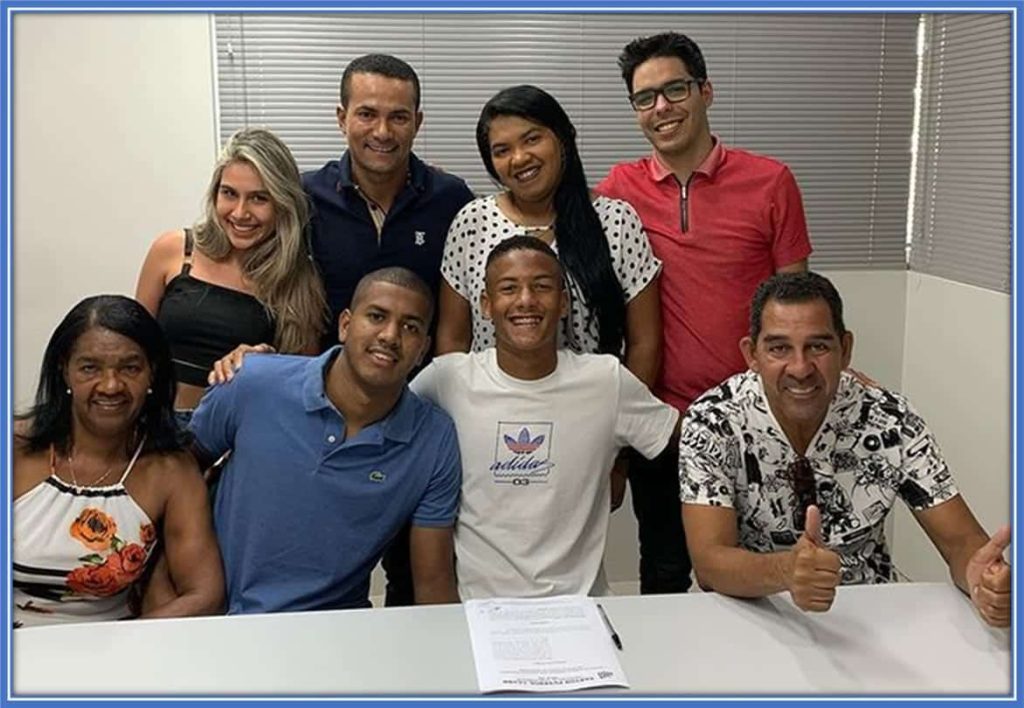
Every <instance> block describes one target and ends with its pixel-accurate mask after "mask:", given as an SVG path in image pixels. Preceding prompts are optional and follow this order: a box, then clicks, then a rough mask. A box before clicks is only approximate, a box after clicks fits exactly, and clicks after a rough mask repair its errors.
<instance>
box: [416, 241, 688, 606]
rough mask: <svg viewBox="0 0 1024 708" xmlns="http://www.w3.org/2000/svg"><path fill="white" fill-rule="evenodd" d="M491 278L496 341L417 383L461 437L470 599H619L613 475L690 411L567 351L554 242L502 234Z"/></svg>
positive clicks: (659, 442) (442, 363) (460, 561)
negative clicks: (619, 461)
mask: <svg viewBox="0 0 1024 708" xmlns="http://www.w3.org/2000/svg"><path fill="white" fill-rule="evenodd" d="M485 279H486V288H485V291H484V293H483V294H482V295H481V305H482V311H483V314H484V316H485V317H487V318H488V319H490V320H491V321H492V322H493V323H494V329H495V342H496V347H495V348H494V349H487V350H484V351H482V352H476V353H470V354H464V353H458V354H448V355H445V356H441V357H438V358H436V359H434V361H433V362H432V363H431V365H430V366H428V367H427V368H426V369H424V370H423V371H422V372H421V373H420V374H419V375H418V376H417V377H416V378H415V380H414V381H413V382H412V383H411V384H410V388H411V389H412V390H413V391H414V392H416V393H417V394H419V395H421V396H423V397H425V398H427V399H429V400H431V401H433V402H435V403H437V404H438V405H440V406H441V407H442V408H444V409H445V410H446V411H447V412H448V414H449V415H451V417H452V418H453V419H454V420H455V426H456V429H457V431H458V437H459V447H460V449H461V453H462V465H463V482H462V499H461V503H460V508H459V516H458V521H457V523H456V528H455V555H456V574H457V576H458V584H459V595H460V596H461V597H462V599H463V600H466V599H472V598H481V597H495V596H502V597H537V596H545V595H560V594H592V595H601V594H606V593H607V592H608V584H607V581H606V580H605V577H604V570H603V567H602V557H603V555H604V548H605V540H606V537H607V533H608V516H609V513H610V512H609V475H608V470H609V469H611V466H612V462H613V460H614V459H615V455H616V454H617V453H618V451H619V450H620V449H621V448H623V447H633V448H634V449H636V450H638V451H639V452H640V453H641V454H643V455H644V456H646V457H648V458H652V457H655V456H656V455H658V454H659V453H660V452H661V451H662V450H663V449H664V448H665V446H666V445H667V444H668V441H669V438H670V437H671V436H672V433H673V431H674V430H675V429H676V425H677V422H678V421H677V419H678V415H679V414H678V412H677V411H676V410H675V409H674V408H672V407H671V406H669V405H667V404H665V403H662V402H661V401H659V400H658V399H657V398H655V397H654V396H653V395H652V394H651V393H650V391H649V390H648V389H647V388H646V387H645V386H644V384H643V383H641V382H640V380H639V379H637V378H636V377H635V376H633V375H632V374H631V373H630V372H629V371H628V370H627V369H626V368H625V367H624V366H623V365H622V364H620V362H619V360H618V359H616V358H615V357H613V356H610V355H596V354H575V353H572V352H569V351H567V350H559V349H558V348H557V336H558V326H559V320H560V318H561V317H562V316H563V315H564V314H565V312H566V310H567V307H568V304H569V303H568V294H567V293H566V291H565V289H564V281H563V275H562V269H561V266H560V264H559V262H558V258H557V257H556V256H555V254H554V252H553V251H552V250H551V248H550V247H549V246H548V245H547V244H545V243H544V242H543V241H541V240H539V239H536V238H531V237H528V236H516V237H512V238H509V239H507V240H505V241H502V242H501V243H500V244H499V245H498V246H496V247H495V248H494V250H493V251H492V252H491V253H490V255H489V256H488V258H487V263H486V271H485Z"/></svg>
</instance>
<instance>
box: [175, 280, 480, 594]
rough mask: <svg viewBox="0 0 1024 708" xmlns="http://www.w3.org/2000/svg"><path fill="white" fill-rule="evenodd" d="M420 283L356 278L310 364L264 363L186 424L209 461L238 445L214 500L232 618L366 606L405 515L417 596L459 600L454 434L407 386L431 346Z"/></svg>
mask: <svg viewBox="0 0 1024 708" xmlns="http://www.w3.org/2000/svg"><path fill="white" fill-rule="evenodd" d="M433 303H434V301H433V296H432V295H431V293H430V290H429V288H428V286H427V285H426V284H425V283H424V282H423V281H422V280H421V279H420V278H419V277H417V276H416V275H415V274H414V273H412V272H410V271H408V270H406V269H404V268H385V269H382V270H378V271H375V272H373V273H370V274H369V275H367V276H366V277H364V278H363V279H362V280H361V281H360V282H359V284H358V286H357V287H356V289H355V292H354V293H353V296H352V303H351V306H350V307H349V308H348V309H346V310H344V311H343V312H342V313H341V315H340V317H339V325H338V337H339V340H340V341H341V343H342V345H343V346H340V347H339V346H335V347H334V348H332V349H330V350H328V351H327V352H326V353H324V354H322V355H321V356H319V357H316V358H312V359H311V358H308V357H299V356H282V355H259V356H251V357H248V358H247V359H246V362H245V367H244V368H241V369H239V371H238V373H237V374H236V375H235V376H234V377H233V379H232V381H231V382H230V383H227V384H223V385H219V386H215V387H213V388H212V389H210V390H209V391H208V392H207V393H206V395H205V396H204V397H203V400H202V402H201V404H200V406H199V408H198V409H197V410H196V413H195V416H194V417H193V419H192V424H191V428H192V432H193V433H194V434H195V442H196V445H195V446H196V448H197V450H196V452H197V454H198V456H199V457H200V462H202V463H204V466H208V465H207V464H205V463H209V462H211V461H212V460H214V459H216V458H218V457H219V456H221V455H223V454H224V453H225V452H227V451H228V450H231V451H232V454H231V457H230V458H229V460H228V463H227V466H226V467H225V470H224V472H223V475H222V478H221V481H220V487H219V489H218V493H217V499H216V503H215V505H214V522H215V526H216V530H217V538H218V541H219V542H220V547H221V552H222V555H223V558H224V569H225V576H226V578H227V598H228V612H229V613H231V614H238V613H256V612H277V611H299V610H320V609H337V608H347V607H368V606H369V604H370V603H369V601H368V599H367V595H368V591H369V584H370V571H371V570H372V569H373V567H374V566H375V565H376V563H377V562H378V561H379V560H380V557H381V554H382V553H383V552H384V549H385V547H386V546H387V544H388V543H389V541H390V540H391V539H392V538H393V537H394V536H395V534H397V533H398V532H399V531H400V530H401V529H402V528H403V527H404V525H405V524H406V523H407V522H409V521H410V520H411V522H412V531H411V533H410V547H411V558H412V577H413V581H414V586H415V600H416V602H418V603H433V602H455V601H457V600H458V595H457V593H456V590H455V579H454V573H453V570H452V526H453V524H454V521H455V514H456V509H457V506H458V499H459V488H460V485H461V463H460V459H459V450H458V441H457V439H456V434H455V427H454V425H453V424H452V421H451V419H450V418H449V417H448V416H447V414H445V413H444V412H442V411H441V410H440V409H439V408H437V407H436V406H434V405H432V404H430V403H427V402H425V401H423V400H421V399H420V398H418V397H417V396H416V395H415V394H413V393H411V392H410V391H409V390H408V388H407V387H406V384H405V381H406V377H407V376H408V374H409V371H410V370H411V369H412V368H413V367H414V366H416V365H417V364H418V363H419V362H420V361H421V360H422V358H423V356H424V354H425V353H426V352H427V349H428V348H429V346H430V337H429V336H428V334H427V331H428V328H429V326H430V322H431V319H432V316H433V308H434V304H433Z"/></svg>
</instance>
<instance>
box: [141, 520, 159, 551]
mask: <svg viewBox="0 0 1024 708" xmlns="http://www.w3.org/2000/svg"><path fill="white" fill-rule="evenodd" d="M139 540H140V541H142V545H144V546H145V547H146V548H149V547H150V546H152V545H153V544H154V543H155V542H156V529H155V528H154V527H153V524H142V525H140V526H139Z"/></svg>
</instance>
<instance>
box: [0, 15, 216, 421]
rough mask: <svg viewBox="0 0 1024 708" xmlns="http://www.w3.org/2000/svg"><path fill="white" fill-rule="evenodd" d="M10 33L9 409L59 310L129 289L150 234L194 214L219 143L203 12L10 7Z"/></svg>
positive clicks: (31, 375)
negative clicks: (86, 11)
mask: <svg viewBox="0 0 1024 708" xmlns="http://www.w3.org/2000/svg"><path fill="white" fill-rule="evenodd" d="M12 46H13V49H14V63H13V88H14V100H13V111H14V115H13V118H14V121H13V130H14V135H13V147H14V150H13V157H14V164H13V169H14V199H13V217H14V221H13V232H12V241H13V244H12V246H13V248H12V250H13V263H14V275H13V278H14V284H13V292H14V303H13V313H12V314H13V339H14V350H13V365H14V371H13V374H14V407H15V410H20V409H22V408H23V407H24V406H25V405H27V404H29V403H30V402H31V398H32V395H33V394H34V391H35V386H36V378H37V376H38V367H39V362H40V360H41V358H42V352H43V349H44V348H45V347H46V342H47V340H48V339H49V336H50V333H51V332H52V331H53V328H54V327H55V326H56V325H57V323H58V322H59V320H60V318H61V317H63V316H64V314H66V313H67V311H68V310H69V309H71V307H72V306H73V305H74V304H75V303H77V302H78V301H79V300H81V299H82V298H83V297H86V296H88V295H95V294H98V293H101V292H112V293H124V294H128V295H131V294H133V293H134V290H135V278H136V276H137V274H138V269H139V267H140V266H141V265H142V259H143V257H144V256H145V254H146V249H147V248H148V246H149V243H150V242H151V241H152V240H153V238H154V237H155V236H156V235H157V234H158V233H160V232H162V231H165V230H167V229H170V228H176V227H179V226H182V225H185V224H189V223H191V222H192V221H193V220H195V218H196V217H197V216H198V214H199V208H200V201H201V199H202V194H203V190H204V188H205V185H206V182H207V180H208V179H209V175H210V168H211V167H212V165H213V162H214V160H215V159H216V148H217V145H216V138H215V135H214V119H213V116H214V110H213V71H212V67H211V53H210V22H209V18H208V17H206V16H205V15H184V14H177V15H171V14H167V15H143V14H140V15H109V14H91V15H90V14H78V15H56V14H29V13H19V14H16V15H15V16H14V23H13V44H12Z"/></svg>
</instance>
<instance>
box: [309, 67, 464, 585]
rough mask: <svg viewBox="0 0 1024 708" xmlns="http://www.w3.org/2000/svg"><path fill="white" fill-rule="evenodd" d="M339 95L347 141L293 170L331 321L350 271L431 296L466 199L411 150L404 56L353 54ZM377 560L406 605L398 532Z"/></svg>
mask: <svg viewBox="0 0 1024 708" xmlns="http://www.w3.org/2000/svg"><path fill="white" fill-rule="evenodd" d="M340 93H341V102H340V103H339V104H338V107H337V115H338V127H339V128H340V129H341V133H342V135H344V136H345V139H346V141H347V143H348V149H347V150H345V153H344V154H343V155H342V156H341V159H340V160H331V161H330V162H328V163H327V164H326V165H324V166H323V167H322V168H321V169H319V170H317V171H316V172H308V173H306V174H305V175H303V178H302V183H303V187H304V188H305V190H306V193H307V194H308V195H309V198H310V201H311V202H312V206H313V208H312V214H311V220H310V227H311V246H312V248H311V250H312V252H313V258H314V259H315V260H316V264H317V266H318V267H319V269H320V272H321V274H322V275H323V280H324V288H325V290H326V291H327V303H328V305H329V306H330V309H331V318H332V321H334V322H336V321H337V318H338V315H339V314H340V313H341V312H342V311H343V310H344V309H345V308H346V307H348V306H349V303H350V301H351V299H352V293H353V291H354V289H355V287H356V283H357V282H359V279H360V278H362V277H363V276H364V275H366V274H367V273H369V272H370V271H373V270H376V269H377V268H384V267H387V266H402V267H404V268H408V269H409V270H411V271H413V272H414V273H416V274H417V275H418V276H420V277H421V278H422V279H423V280H424V281H426V283H427V285H429V286H430V291H431V292H432V293H433V294H434V297H435V298H436V297H437V292H438V288H439V287H440V278H441V256H442V254H443V252H444V241H445V237H446V236H447V235H448V227H449V225H451V222H452V219H454V218H455V215H456V214H457V213H458V211H459V209H461V208H462V207H463V206H464V205H465V204H466V203H467V202H469V201H470V200H472V199H473V193H472V192H471V191H470V190H469V187H468V186H466V183H465V182H464V181H462V180H461V179H459V178H458V177H455V176H454V175H450V174H446V173H444V172H441V171H440V170H437V169H434V168H432V167H429V166H428V165H426V164H425V163H424V162H423V161H422V160H420V159H419V158H418V157H416V155H415V154H413V152H412V144H413V141H414V140H415V139H416V134H417V133H418V132H419V129H420V125H422V124H423V113H422V111H420V81H419V77H418V76H417V75H416V72H415V71H414V70H413V68H412V67H411V66H409V65H408V64H407V63H406V62H404V61H402V60H401V59H398V58H396V57H393V56H389V55H386V54H367V55H365V56H362V57H359V58H357V59H354V60H353V61H351V62H350V63H349V65H348V66H347V67H345V71H344V73H343V74H342V77H341V91H340ZM431 334H432V332H431ZM426 358H427V360H429V359H430V354H429V353H428V354H427V357H426ZM384 568H385V570H386V572H387V604H388V605H408V604H412V601H413V597H412V583H411V579H410V577H409V560H408V545H407V543H406V540H405V534H404V533H403V534H402V535H401V536H400V537H399V538H397V539H396V541H395V544H394V547H393V549H392V550H389V552H388V553H387V555H386V556H385V558H384Z"/></svg>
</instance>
